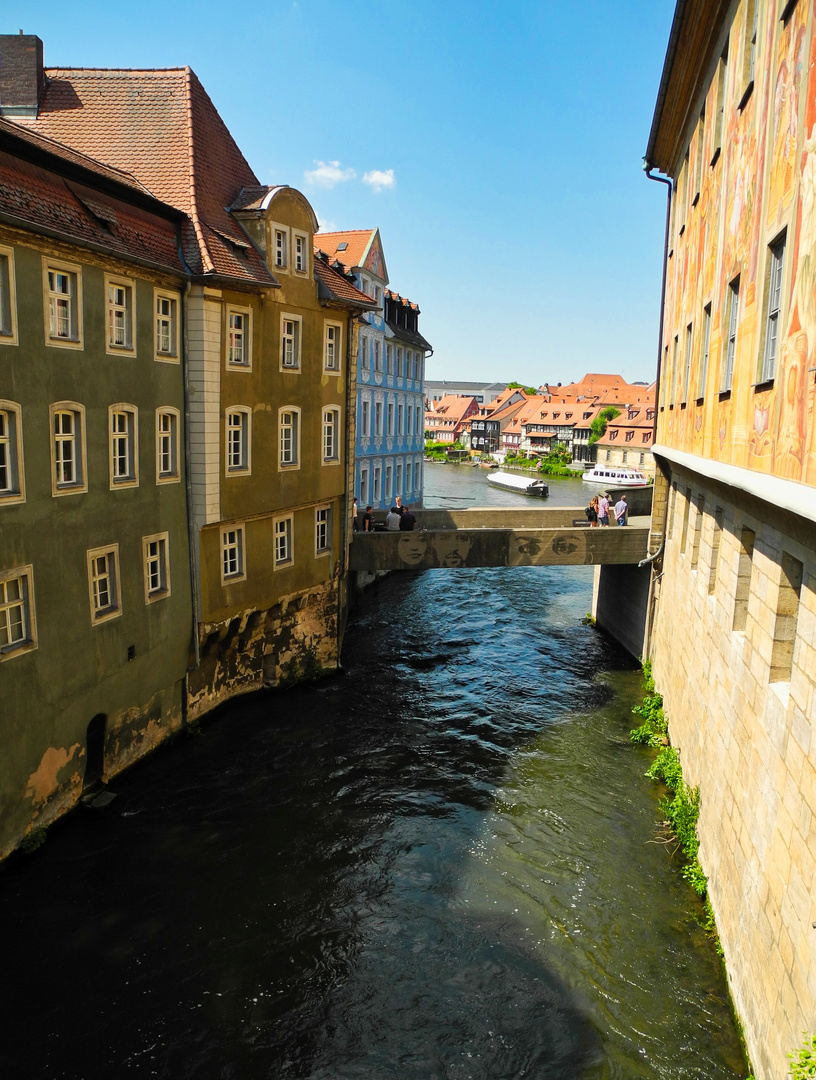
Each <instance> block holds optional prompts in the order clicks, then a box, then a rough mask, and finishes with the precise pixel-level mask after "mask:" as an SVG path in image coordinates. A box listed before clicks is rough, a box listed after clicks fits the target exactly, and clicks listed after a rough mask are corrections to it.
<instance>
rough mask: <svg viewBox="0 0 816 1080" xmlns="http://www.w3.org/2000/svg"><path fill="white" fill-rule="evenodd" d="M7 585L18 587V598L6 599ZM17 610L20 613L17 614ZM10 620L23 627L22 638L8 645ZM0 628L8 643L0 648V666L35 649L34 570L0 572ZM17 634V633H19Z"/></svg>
mask: <svg viewBox="0 0 816 1080" xmlns="http://www.w3.org/2000/svg"><path fill="white" fill-rule="evenodd" d="M9 582H15V583H16V584H17V590H16V591H17V592H18V594H19V595H16V596H12V597H11V598H9V592H10V591H11V590H9ZM16 609H21V610H19V611H17V610H16ZM12 618H13V619H14V622H15V625H16V626H19V624H20V623H21V624H22V627H21V629H22V631H23V632H22V634H21V636H18V637H17V638H15V640H14V641H11V631H12V621H11V620H12ZM0 628H2V630H3V636H4V637H8V638H9V641H8V642H7V643H6V644H5V645H0V664H2V662H3V661H4V660H11V659H12V658H13V657H15V656H21V655H22V654H23V653H27V652H31V650H32V649H36V648H37V616H36V612H35V610H34V568H33V567H32V566H31V565H28V566H17V567H15V568H14V569H13V570H3V571H0ZM18 633H19V629H18Z"/></svg>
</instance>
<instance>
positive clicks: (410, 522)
mask: <svg viewBox="0 0 816 1080" xmlns="http://www.w3.org/2000/svg"><path fill="white" fill-rule="evenodd" d="M414 525H416V518H415V517H414V515H413V514H412V513H411V511H410V510H403V511H402V516H401V517H400V532H413V531H414Z"/></svg>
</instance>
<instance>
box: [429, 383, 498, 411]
mask: <svg viewBox="0 0 816 1080" xmlns="http://www.w3.org/2000/svg"><path fill="white" fill-rule="evenodd" d="M506 389H507V383H502V382H493V383H482V382H454V381H450V380H448V379H442V380H441V381H440V380H433V379H426V380H425V397H426V398H427V399H428V401H429V402H430V401H441V400H442V398H443V397H445V396H446V395H448V394H456V395H458V396H459V397H472V398H475V399H476V401H477V403H478V404H479V405H484V403H485V402H486V401H492V399H493V398H495V397H498V396H499V394H501V393H503V391H505V390H506Z"/></svg>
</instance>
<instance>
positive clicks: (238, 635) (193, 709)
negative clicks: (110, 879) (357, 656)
mask: <svg viewBox="0 0 816 1080" xmlns="http://www.w3.org/2000/svg"><path fill="white" fill-rule="evenodd" d="M340 586H341V583H340V581H339V580H338V579H336V578H335V579H333V580H332V581H330V582H327V583H326V584H323V585H317V586H315V587H314V588H312V589H306V590H299V591H298V592H296V593H292V594H291V595H288V596H284V597H281V599H280V600H279V601H278V602H277V603H276V604H274V605H273V606H272V607H270V608H268V609H265V610H263V609H262V610H256V611H247V610H244V611H241V612H240V613H239V614H237V615H235V616H234V617H233V618H232V619H229V620H227V621H225V622H222V623H210V624H204V625H202V628H201V642H200V664H199V666H198V668H197V669H196V670H195V671H193V672H191V673H190V677H189V699H188V719H190V720H195V719H198V718H199V717H201V716H202V715H203V714H204V713H206V712H208V711H209V710H210V709H213V708H215V707H216V706H217V705H220V704H222V703H223V702H225V701H228V700H229V699H230V698H232V697H235V696H237V695H239V694H245V693H248V692H250V691H252V690H259V689H261V688H262V687H277V686H285V685H288V684H289V683H291V682H295V681H298V680H300V679H310V678H316V677H317V676H318V675H320V674H323V673H325V672H327V671H333V670H335V669H336V668H337V666H338V663H339V649H338V644H339V629H340V625H341V623H340V620H339V616H340V615H341V614H342V601H343V596H342V592H341V588H340Z"/></svg>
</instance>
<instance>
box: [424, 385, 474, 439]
mask: <svg viewBox="0 0 816 1080" xmlns="http://www.w3.org/2000/svg"><path fill="white" fill-rule="evenodd" d="M478 412H479V406H478V405H477V404H476V398H474V397H466V396H465V395H458V394H446V395H445V397H443V398H441V399H440V400H439V401H431V402H429V407H428V409H427V410H426V412H425V438H426V439H430V440H431V441H433V442H449V443H454V442H457V441H461V436H462V432H463V429H464V424H465V421H466V420H467V419H469V418H470V417H471V416H474V415H476V414H478Z"/></svg>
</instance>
